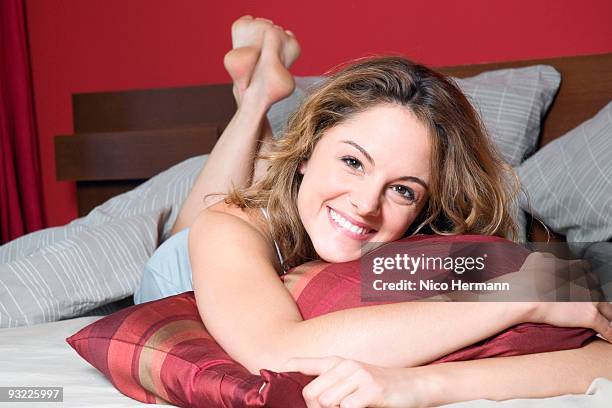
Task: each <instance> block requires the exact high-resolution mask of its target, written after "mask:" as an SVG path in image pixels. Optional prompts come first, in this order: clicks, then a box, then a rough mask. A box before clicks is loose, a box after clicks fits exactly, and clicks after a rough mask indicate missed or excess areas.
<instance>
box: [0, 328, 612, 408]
mask: <svg viewBox="0 0 612 408" xmlns="http://www.w3.org/2000/svg"><path fill="white" fill-rule="evenodd" d="M99 318H100V317H80V318H76V319H70V320H64V321H60V322H54V323H44V324H39V325H35V326H31V327H17V328H11V329H0V386H4V387H7V386H30V387H31V386H41V387H42V386H47V387H50V386H61V387H64V402H63V403H39V402H38V403H37V402H32V403H25V402H24V403H18V404H17V403H16V404H10V403H0V408H2V407H4V406H6V407H9V406H16V407H18V408H26V407H30V406H31V407H32V408H41V407H45V406H53V407H61V408H65V407H113V408H115V407H167V406H168V405H158V404H155V405H153V404H143V403H141V402H139V401H136V400H133V399H131V398H129V397H126V396H125V395H123V394H121V393H120V392H119V391H117V390H116V389H115V388H114V387H113V386H112V385H111V384H110V382H109V381H108V380H107V379H106V378H105V377H104V376H103V375H102V374H101V373H100V372H98V371H97V370H96V369H95V368H93V367H92V366H91V365H89V363H87V362H86V361H85V360H83V359H82V358H81V357H80V356H79V355H78V354H77V353H76V352H75V351H74V350H73V349H72V348H71V347H70V346H69V345H68V343H66V341H65V339H66V337H69V336H70V335H72V334H73V333H75V332H76V331H78V330H79V329H81V328H82V327H85V326H86V325H88V324H90V323H92V322H94V321H95V320H97V319H99ZM493 406H495V407H504V408H535V407H537V408H542V407H544V408H570V407H571V408H575V407H580V408H582V407H584V408H610V407H612V381H608V380H605V379H603V378H599V379H596V380H595V381H594V382H593V384H591V387H590V388H589V390H588V391H587V393H586V394H585V395H566V396H561V397H555V398H546V399H522V400H510V401H504V402H493V401H486V400H479V401H470V402H464V403H457V404H451V405H447V407H449V408H450V407H452V408H488V407H493ZM288 408H290V407H288Z"/></svg>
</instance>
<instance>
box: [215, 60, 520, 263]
mask: <svg viewBox="0 0 612 408" xmlns="http://www.w3.org/2000/svg"><path fill="white" fill-rule="evenodd" d="M328 76H329V77H328V78H327V79H326V80H324V81H323V82H322V83H321V84H319V85H318V86H316V87H315V89H313V90H312V91H311V92H310V93H309V95H308V96H307V97H306V98H305V100H304V101H303V102H302V104H301V105H300V107H299V108H298V109H297V111H296V112H295V113H294V114H293V115H291V117H290V119H289V122H288V124H287V128H286V129H285V131H284V135H283V136H282V137H281V138H279V139H277V140H276V141H275V142H274V146H273V147H272V151H271V153H269V154H268V155H265V156H263V155H262V156H259V157H261V158H262V159H265V160H268V164H269V167H268V171H267V173H266V174H265V175H264V176H263V177H262V178H261V179H260V180H259V181H257V182H256V183H255V184H253V185H252V186H250V187H246V188H238V189H233V190H231V191H230V193H229V194H228V195H227V197H226V198H225V202H226V203H227V204H234V205H237V206H239V207H241V208H260V207H263V208H267V210H268V214H269V216H270V229H271V234H272V237H273V238H274V239H275V240H276V241H277V242H278V243H279V246H280V250H281V252H282V254H283V256H284V258H285V265H284V267H285V269H287V268H291V267H294V266H297V265H299V264H301V263H303V262H306V261H309V260H312V259H318V255H317V253H316V251H315V250H314V247H313V244H312V242H311V240H310V237H309V236H308V234H307V233H306V230H305V228H304V226H303V224H302V222H301V219H300V216H299V213H298V209H297V196H298V190H299V188H300V183H301V180H302V175H301V174H300V173H299V172H298V168H299V165H300V163H302V162H303V161H304V160H307V159H308V158H309V157H310V155H311V153H312V151H313V149H314V147H315V145H316V144H317V142H318V141H319V140H320V138H321V137H322V136H323V135H324V134H325V132H326V131H327V130H329V129H330V128H332V127H334V126H336V125H338V124H340V123H343V122H345V121H346V120H348V119H349V118H351V117H352V116H353V115H355V114H357V113H359V112H363V111H365V110H367V109H369V108H371V107H373V106H376V105H379V104H386V103H389V104H397V105H401V106H404V107H406V108H408V109H410V110H411V111H412V112H413V113H414V114H415V115H416V116H417V118H419V120H421V121H422V123H423V124H425V125H426V126H427V128H428V130H429V132H428V133H429V135H430V138H431V146H432V148H431V160H430V163H431V164H430V166H431V167H430V173H431V182H430V187H429V199H428V202H427V204H426V205H425V206H424V208H423V210H422V211H421V214H420V215H419V217H418V218H417V220H415V222H414V223H413V225H412V226H411V227H410V229H409V230H408V231H407V232H406V235H411V234H415V233H417V232H429V233H435V234H442V235H455V234H465V233H470V234H482V235H496V236H501V237H509V238H512V239H515V237H516V226H515V223H514V220H513V217H512V216H511V214H510V212H509V208H508V204H509V203H510V202H511V201H512V199H513V197H514V195H516V193H517V191H518V182H517V178H516V175H515V174H514V172H513V171H512V168H511V167H510V166H508V165H507V164H506V163H505V162H504V161H503V160H502V159H501V158H500V156H499V154H498V153H497V152H496V150H495V148H494V147H493V145H492V142H491V141H490V139H489V137H488V135H487V133H486V130H485V128H484V126H483V124H482V122H481V119H480V117H479V115H478V114H477V113H476V111H475V110H474V108H473V107H472V105H471V104H470V102H469V101H468V100H467V98H466V97H465V95H464V94H463V93H462V92H461V91H460V90H459V88H458V87H457V85H456V84H455V83H454V82H453V81H452V80H451V79H449V78H447V77H445V76H444V75H442V74H439V73H437V72H435V71H433V70H431V69H429V68H427V67H425V66H423V65H420V64H417V63H414V62H412V61H409V60H407V59H405V58H402V57H399V56H378V57H368V58H362V59H359V60H356V61H353V62H352V63H350V64H349V65H348V66H344V67H340V68H338V69H336V70H334V71H333V72H331V73H329V74H328Z"/></svg>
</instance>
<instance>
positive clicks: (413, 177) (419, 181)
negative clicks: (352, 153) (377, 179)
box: [342, 140, 429, 190]
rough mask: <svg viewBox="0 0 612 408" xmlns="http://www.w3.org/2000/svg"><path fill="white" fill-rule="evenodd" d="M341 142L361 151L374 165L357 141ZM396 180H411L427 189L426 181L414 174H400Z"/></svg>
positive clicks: (370, 157) (373, 164)
mask: <svg viewBox="0 0 612 408" xmlns="http://www.w3.org/2000/svg"><path fill="white" fill-rule="evenodd" d="M342 143H346V144H348V145H351V146H353V147H354V148H355V149H357V150H359V151H360V152H361V154H363V155H364V156H365V158H366V159H367V160H368V161H369V162H370V164H372V166H375V165H376V164H375V163H374V159H373V158H372V156H370V154H369V153H368V152H367V151H366V149H364V148H363V147H361V146H359V145H358V144H357V143H355V142H353V141H352V140H343V141H342ZM398 180H404V181H413V182H415V183H417V184H420V185H421V186H423V188H425V190H429V186H428V185H427V183H426V182H425V181H423V180H422V179H420V178H418V177H415V176H402V177H400V178H398Z"/></svg>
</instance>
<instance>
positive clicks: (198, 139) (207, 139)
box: [0, 54, 612, 408]
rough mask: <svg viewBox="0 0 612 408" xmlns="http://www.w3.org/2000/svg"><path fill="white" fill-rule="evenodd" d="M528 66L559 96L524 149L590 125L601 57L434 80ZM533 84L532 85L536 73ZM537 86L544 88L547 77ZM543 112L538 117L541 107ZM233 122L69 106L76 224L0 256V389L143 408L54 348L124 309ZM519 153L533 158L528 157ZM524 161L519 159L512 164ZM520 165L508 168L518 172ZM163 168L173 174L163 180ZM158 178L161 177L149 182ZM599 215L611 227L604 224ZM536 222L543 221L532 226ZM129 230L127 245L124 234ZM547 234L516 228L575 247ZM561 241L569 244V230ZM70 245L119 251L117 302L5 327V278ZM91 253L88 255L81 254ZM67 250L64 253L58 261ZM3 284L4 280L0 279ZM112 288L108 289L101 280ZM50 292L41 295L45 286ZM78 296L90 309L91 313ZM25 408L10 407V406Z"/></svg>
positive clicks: (222, 92)
mask: <svg viewBox="0 0 612 408" xmlns="http://www.w3.org/2000/svg"><path fill="white" fill-rule="evenodd" d="M537 65H546V66H552V67H554V68H555V69H556V71H557V72H558V73H559V74H560V78H561V85H560V87H559V90H558V92H557V91H556V89H555V91H554V92H552V94H551V96H550V101H549V103H548V105H550V106H547V109H544V110H543V113H542V114H543V117H536V118H535V119H537V121H536V122H535V123H537V125H538V126H537V129H536V134H537V135H538V137H537V145H536V146H535V148H536V150H538V151H539V150H542V149H543V148H544V147H545V146H546V145H548V144H550V143H552V142H553V141H555V140H556V139H559V138H560V137H561V136H563V135H565V134H566V133H567V132H569V131H571V130H572V129H574V128H576V127H577V126H579V125H581V124H582V123H584V122H585V121H587V120H588V119H589V118H592V117H594V115H596V114H597V113H598V112H599V111H601V110H602V108H604V107H606V105H607V104H608V103H609V102H610V100H611V99H612V54H604V55H591V56H579V57H564V58H555V59H544V60H532V61H517V62H504V63H494V64H483V65H471V66H461V67H449V68H441V69H440V71H442V72H444V73H446V74H449V75H452V76H454V77H457V78H464V77H473V76H475V75H478V74H480V73H483V72H489V71H493V70H505V69H509V68H521V67H530V66H537ZM513 75H514V74H513ZM538 75H540V76H542V74H541V73H539V74H538ZM543 77H544V79H547V77H546V75H543ZM489 79H490V80H492V82H493V83H496V81H499V78H497V77H495V76H494V77H493V78H492V79H491V78H489ZM317 80H319V79H318V78H298V86H300V85H303V86H302V87H301V88H300V89H303V90H304V92H307V88H308V87H309V86H311V85H312V84H316V82H317ZM557 85H558V84H557ZM502 87H505V90H504V92H507V91H508V89H507V88H508V85H507V84H503V85H502ZM470 89H472V88H470ZM472 91H473V92H474V94H484V93H485V91H483V88H482V87H480V86H475V87H474V88H473V89H472ZM296 92H298V91H296ZM504 95H508V93H504ZM302 96H303V95H302ZM300 97H301V96H300V95H292V96H291V97H290V98H288V100H286V101H283V102H284V104H282V103H281V104H277V105H278V106H275V107H273V109H272V110H271V112H270V115H269V118H270V121H271V123H272V125H273V129H274V130H275V131H277V132H279V131H280V129H282V126H283V121H286V116H287V112H288V111H290V110H291V107H290V106H289V104H291V103H292V104H294V105H295V103H297V101H299V98H300ZM543 103H544V104H545V105H546V101H544V102H543ZM234 110H235V104H234V102H233V96H232V93H231V85H230V84H219V85H207V86H197V87H184V88H171V89H151V90H139V91H125V92H109V93H95V94H78V95H74V96H73V112H74V130H75V134H74V135H66V136H58V137H56V140H55V146H56V163H57V169H56V170H57V178H58V179H59V180H70V181H75V182H76V183H77V195H78V207H79V216H80V217H82V218H80V219H79V220H76V221H74V222H73V223H71V224H69V225H68V226H67V227H63V228H54V229H50V230H49V231H46V232H43V233H39V234H38V235H36V237H35V238H32V239H30V240H29V241H28V240H24V239H21V240H16V241H15V242H12V243H9V244H7V245H5V246H3V247H0V279H3V280H0V283H2V285H0V301H1V302H0V324H2V326H0V327H6V328H2V329H0V356H1V357H0V387H6V386H63V387H64V391H63V395H64V402H63V406H109V407H123V406H125V407H128V406H141V405H143V404H142V403H140V402H138V401H135V400H132V399H130V398H128V397H126V396H124V395H122V394H121V393H120V392H119V391H117V390H116V389H115V388H114V387H113V386H112V385H111V384H110V383H109V382H108V380H107V379H106V378H105V377H104V376H102V375H101V374H100V373H99V372H98V371H97V370H95V369H94V368H93V367H92V366H90V365H89V364H88V363H87V362H86V361H84V360H82V359H80V358H79V357H78V356H77V355H76V354H75V353H74V351H73V350H72V349H71V348H70V347H69V346H68V344H67V343H66V342H65V340H64V339H65V338H66V337H68V336H70V335H72V334H73V333H74V332H76V331H77V330H79V329H80V328H82V327H84V326H86V325H87V324H89V323H91V322H93V321H95V320H97V319H99V318H100V316H103V315H106V314H109V313H111V312H113V311H115V310H119V309H121V308H123V307H125V306H128V305H130V304H132V299H131V293H130V292H132V293H133V287H134V285H135V284H137V281H138V275H137V274H138V268H139V267H140V268H142V263H143V262H145V261H146V259H147V257H148V256H150V253H151V252H152V251H153V250H154V249H155V248H156V247H157V246H158V245H159V244H160V243H161V242H162V241H163V240H165V239H166V238H167V236H168V233H169V228H170V226H171V225H172V223H173V220H174V218H175V217H176V213H177V210H178V208H177V202H180V199H181V197H184V195H185V194H186V192H187V191H188V189H189V185H190V182H192V181H193V178H194V177H195V176H196V174H197V170H198V169H199V168H200V167H201V165H202V163H203V160H205V156H204V157H201V156H200V157H196V158H192V159H189V158H190V157H192V156H194V155H196V156H197V155H205V154H206V153H208V152H210V150H211V148H212V146H214V143H215V141H216V140H217V138H218V137H219V135H220V134H221V132H222V130H223V128H224V127H225V126H226V124H227V123H228V121H229V119H230V118H231V115H232V113H233V111H234ZM485 113H486V112H485ZM483 116H485V115H483ZM536 116H537V115H536ZM611 138H612V137H611ZM513 146H514V145H513ZM527 153H528V154H529V155H530V156H533V152H527ZM521 155H523V153H521ZM186 159H189V160H187V161H185V160H186ZM523 159H524V157H520V161H522V160H523ZM519 165H520V163H516V166H517V167H518V166H519ZM170 166H174V167H172V169H171V170H169V171H165V172H163V171H164V170H166V169H167V168H168V167H170ZM160 172H162V174H160V175H159V176H157V177H153V176H155V175H157V174H158V173H160ZM149 179H150V180H149ZM147 180H149V181H147ZM159 186H166V187H165V189H164V190H163V193H160V192H159V190H156V189H157V188H159ZM126 197H127V198H126ZM606 208H608V209H609V208H610V207H606ZM92 210H93V211H92ZM605 215H608V216H609V217H610V218H611V219H612V212H609V213H605V214H604V216H605ZM538 218H541V219H542V218H543V220H544V221H545V222H546V221H547V219H546V218H545V217H542V216H541V215H539V217H538ZM554 221H555V222H556V220H554ZM551 223H552V221H551ZM547 224H548V223H547ZM128 227H129V234H128V233H125V232H124V231H127V230H128ZM548 227H549V230H550V231H551V234H550V235H549V234H548V233H547V231H546V229H545V228H544V227H543V226H542V225H540V223H538V222H534V221H533V219H532V218H530V217H529V216H527V217H526V221H525V236H526V237H527V238H528V239H529V240H530V241H547V240H552V241H558V242H563V241H565V240H566V239H567V240H568V241H570V240H575V238H574V237H575V236H570V235H569V234H568V236H567V237H566V236H564V234H563V232H559V231H564V230H563V229H560V228H557V227H555V225H551V224H548ZM94 228H95V230H94ZM102 229H103V230H104V231H106V233H108V234H113V235H120V234H123V233H125V234H126V239H127V238H129V237H130V236H131V235H130V234H141V235H143V236H147V238H146V239H145V240H143V242H142V243H141V245H139V246H138V247H134V248H127V249H126V248H119V246H120V245H119V246H118V248H115V247H114V246H113V244H108V245H106V246H105V245H102V244H100V242H102V241H101V238H99V237H98V235H96V234H98V232H99V231H101V230H102ZM93 231H95V233H94V232H93ZM568 231H570V233H572V234H574V230H572V229H568ZM79 234H80V235H79ZM84 234H87V235H84ZM75 237H78V241H79V243H77V244H78V245H80V244H81V241H83V240H86V239H90V240H91V244H90V246H89V247H88V248H89V249H90V250H91V251H92V252H96V251H98V252H104V251H107V252H108V251H112V250H117V251H119V250H124V251H126V258H127V257H128V256H130V258H129V259H130V262H126V264H128V263H129V267H130V268H132V270H133V271H134V272H133V274H132V275H130V276H128V275H125V277H122V278H125V281H122V282H119V283H118V285H117V288H116V290H115V288H114V287H113V288H110V287H109V289H108V290H109V291H110V292H112V295H108V294H104V293H101V294H98V293H93V292H92V293H91V294H88V293H80V291H78V290H77V291H76V292H79V293H76V292H75V294H74V296H75V297H79V296H81V297H83V299H81V301H80V302H79V303H78V304H76V303H73V304H70V305H63V306H61V307H63V308H64V309H62V310H60V309H61V307H60V306H58V305H55V304H53V302H52V301H51V300H49V306H48V307H47V306H46V303H45V301H44V299H43V300H40V299H36V302H38V303H39V305H38V306H36V307H38V308H40V309H41V310H44V312H43V313H40V315H39V316H38V317H36V318H33V317H30V318H29V319H28V318H27V317H26V318H25V319H24V320H19V319H17V318H12V317H10V316H9V315H10V313H9V312H7V310H9V309H10V307H12V306H11V305H12V303H11V304H9V302H13V303H15V304H18V299H15V298H16V297H18V296H17V295H16V293H19V292H17V291H16V290H15V291H13V290H12V288H13V286H11V285H14V287H17V286H19V285H25V284H27V282H25V283H24V280H25V279H21V280H18V279H17V278H16V277H18V272H19V268H20V267H25V266H24V265H27V264H28V263H29V264H32V263H35V262H37V261H36V258H33V257H32V254H34V253H36V251H43V252H44V254H45V256H50V255H52V256H55V258H57V265H59V266H57V267H56V266H55V265H56V264H52V265H51V264H49V269H58V268H61V265H66V262H68V260H66V259H62V258H69V256H68V255H66V254H75V255H74V256H75V257H82V258H84V259H85V258H86V257H87V255H86V254H85V253H84V252H83V250H82V248H80V247H79V248H77V249H75V248H73V247H70V248H68V246H69V244H67V243H66V242H70V245H73V244H74V242H75V241H77V239H76V238H75ZM611 237H612V236H611ZM71 239H72V241H70V240H71ZM609 239H610V237H608V238H601V239H597V240H598V241H599V240H600V241H607V240H609ZM594 241H596V239H593V242H594ZM77 244H74V245H77ZM601 244H609V242H608V243H605V242H601ZM94 247H95V248H96V249H92V248H94ZM609 248H610V247H609V246H603V247H602V246H598V247H597V251H599V252H602V253H612V251H609V252H608V250H609ZM68 250H70V251H73V252H66V251H68ZM74 251H76V252H74ZM79 251H80V252H79ZM591 252H593V251H591ZM46 259H47V262H49V261H48V258H46ZM53 262H55V261H53ZM109 262H110V261H109ZM1 265H4V266H1ZM90 266H91V265H89V266H88V267H90ZM113 267H114V266H113ZM2 268H4V269H2ZM5 272H6V274H5V276H3V275H1V273H5ZM9 273H12V274H13V275H11V276H12V278H6V279H5V277H6V276H7V275H8V274H9ZM55 273H57V274H60V273H62V271H61V270H55ZM70 273H72V274H73V275H74V274H76V273H78V272H77V271H76V269H75V270H73V271H70ZM24 276H26V275H25V274H24ZM27 276H34V275H27ZM58 276H59V275H58ZM84 276H85V275H84ZM604 278H605V277H604ZM11 279H13V280H11ZM28 279H30V278H28ZM32 279H34V277H33V278H32ZM72 279H75V280H76V279H78V280H87V279H90V278H89V277H87V278H86V279H85V278H80V277H78V278H74V277H73V278H72ZM91 279H94V278H91ZM105 279H106V278H105ZM111 279H112V277H108V279H106V280H108V281H110V280H111ZM92 282H93V280H92ZM603 283H604V284H605V283H606V281H604V282H603ZM49 285H50V286H52V285H51V283H50V284H49ZM90 285H92V284H91V283H90ZM39 286H40V285H39ZM109 286H112V283H111V284H109ZM46 290H47V289H46V288H36V291H38V292H32V293H33V296H35V295H36V294H37V293H43V292H44V293H49V292H45V291H46ZM48 290H52V289H48ZM63 291H64V292H65V293H67V294H71V293H70V292H71V289H70V288H66V287H64V288H63ZM88 296H89V298H95V300H96V301H95V302H93V301H90V299H89V298H88ZM92 302H93V303H92ZM31 303H33V302H31ZM94 303H95V304H94ZM22 306H23V305H22ZM66 310H67V311H66ZM7 316H8V317H7ZM55 320H57V321H55ZM15 326H21V327H15ZM610 401H612V381H610V380H606V379H596V380H595V381H594V382H593V383H592V384H591V386H590V388H589V390H588V391H587V392H586V394H585V395H579V396H570V395H568V396H561V397H556V398H548V399H541V400H512V401H506V402H504V403H503V405H504V406H510V407H531V406H538V407H565V406H567V407H570V406H572V407H575V406H584V407H607V406H610ZM31 404H32V405H33V406H40V403H31ZM28 405H29V404H28V403H21V404H20V405H19V406H28ZM492 405H497V403H495V402H491V401H484V400H483V401H471V402H466V403H460V404H453V406H457V407H470V408H471V407H486V406H492Z"/></svg>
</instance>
